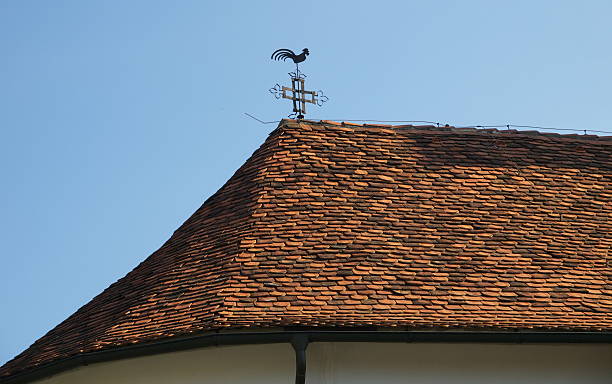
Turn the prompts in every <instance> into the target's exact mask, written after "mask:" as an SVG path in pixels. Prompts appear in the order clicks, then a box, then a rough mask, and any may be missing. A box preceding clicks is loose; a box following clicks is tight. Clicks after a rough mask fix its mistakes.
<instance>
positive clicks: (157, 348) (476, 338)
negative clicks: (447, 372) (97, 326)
mask: <svg viewBox="0 0 612 384" xmlns="http://www.w3.org/2000/svg"><path fill="white" fill-rule="evenodd" d="M297 337H301V338H304V337H305V338H306V339H307V341H308V342H309V343H316V342H376V343H612V332H607V331H606V332H563V331H560V332H556V331H523V330H516V331H470V330H459V331H457V330H401V331H400V330H398V331H393V330H359V329H342V330H338V329H335V330H320V329H293V328H290V329H275V330H259V331H231V332H230V331H225V332H208V333H203V334H200V335H194V336H189V337H177V338H169V339H165V340H159V341H156V342H153V343H142V344H134V345H128V346H123V347H115V348H112V349H107V350H100V351H96V352H87V353H82V354H78V355H75V356H72V357H69V358H66V359H61V360H57V361H54V362H51V363H48V364H45V365H41V366H39V367H36V368H34V369H30V370H27V371H24V372H21V373H17V374H15V375H12V376H9V377H6V378H2V379H0V383H2V384H19V383H27V382H31V381H33V380H37V379H41V378H44V377H48V376H51V375H54V374H57V373H60V372H63V371H67V370H69V369H72V368H76V367H79V366H82V365H89V364H93V363H101V362H108V361H113V360H120V359H127V358H134V357H142V356H148V355H155V354H161V353H168V352H177V351H184V350H189V349H196V348H203V347H214V346H227V345H247V344H273V343H291V342H292V341H293V340H295V339H296V338H297Z"/></svg>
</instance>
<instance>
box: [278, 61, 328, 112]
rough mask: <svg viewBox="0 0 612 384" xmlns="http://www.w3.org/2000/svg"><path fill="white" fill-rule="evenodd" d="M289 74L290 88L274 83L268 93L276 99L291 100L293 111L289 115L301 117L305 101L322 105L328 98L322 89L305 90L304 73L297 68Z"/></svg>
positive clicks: (304, 108)
mask: <svg viewBox="0 0 612 384" xmlns="http://www.w3.org/2000/svg"><path fill="white" fill-rule="evenodd" d="M289 76H291V88H290V87H285V86H280V85H279V84H276V85H275V86H274V88H271V89H270V93H272V94H273V95H274V97H276V98H277V99H281V98H282V99H289V100H291V101H292V102H293V113H291V114H290V115H289V117H292V118H294V117H295V118H297V119H303V118H304V114H305V113H306V103H310V104H316V105H318V106H321V105H323V103H325V102H326V101H327V100H328V97H327V96H325V95H324V94H323V92H322V91H316V92H315V91H307V90H305V89H304V80H305V78H306V75H304V74H303V73H301V72H300V71H299V70H298V69H296V71H295V72H291V73H289Z"/></svg>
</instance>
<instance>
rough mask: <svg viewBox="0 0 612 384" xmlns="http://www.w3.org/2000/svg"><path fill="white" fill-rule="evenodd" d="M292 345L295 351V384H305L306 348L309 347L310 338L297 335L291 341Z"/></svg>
mask: <svg viewBox="0 0 612 384" xmlns="http://www.w3.org/2000/svg"><path fill="white" fill-rule="evenodd" d="M291 345H292V346H293V349H294V350H295V384H305V383H306V347H308V336H306V335H296V336H295V337H293V338H292V339H291Z"/></svg>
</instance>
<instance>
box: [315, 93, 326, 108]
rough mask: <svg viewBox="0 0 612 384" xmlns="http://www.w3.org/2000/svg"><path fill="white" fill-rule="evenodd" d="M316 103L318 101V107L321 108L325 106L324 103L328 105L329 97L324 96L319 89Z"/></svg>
mask: <svg viewBox="0 0 612 384" xmlns="http://www.w3.org/2000/svg"><path fill="white" fill-rule="evenodd" d="M316 101H317V105H318V106H319V107H320V106H322V105H323V103H326V102H327V101H329V97H327V96H325V95H324V94H323V91H322V90H320V89H319V90H318V91H317V95H316Z"/></svg>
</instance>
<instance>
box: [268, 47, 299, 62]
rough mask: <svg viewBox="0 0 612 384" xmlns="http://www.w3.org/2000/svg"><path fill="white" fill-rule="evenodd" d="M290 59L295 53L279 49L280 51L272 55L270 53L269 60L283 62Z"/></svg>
mask: <svg viewBox="0 0 612 384" xmlns="http://www.w3.org/2000/svg"><path fill="white" fill-rule="evenodd" d="M292 57H295V53H293V51H292V50H290V49H285V48H281V49H277V50H276V51H274V53H272V56H270V59H272V60H282V61H285V60H287V59H290V58H292Z"/></svg>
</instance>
